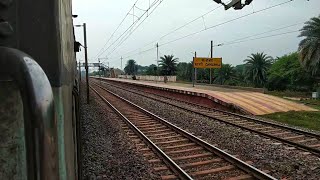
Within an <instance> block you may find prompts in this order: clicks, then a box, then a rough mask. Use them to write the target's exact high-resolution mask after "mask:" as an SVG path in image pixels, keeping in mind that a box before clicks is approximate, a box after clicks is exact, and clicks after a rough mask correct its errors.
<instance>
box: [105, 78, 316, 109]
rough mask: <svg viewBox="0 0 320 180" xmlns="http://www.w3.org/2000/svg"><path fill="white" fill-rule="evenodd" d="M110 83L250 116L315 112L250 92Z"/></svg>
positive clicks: (182, 85)
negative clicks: (198, 99) (201, 101)
mask: <svg viewBox="0 0 320 180" xmlns="http://www.w3.org/2000/svg"><path fill="white" fill-rule="evenodd" d="M105 79H107V80H110V81H118V82H123V83H129V84H135V85H140V86H144V87H148V88H155V89H161V90H164V91H171V92H177V93H182V94H191V95H194V96H199V97H205V98H208V99H211V100H213V101H214V102H216V103H219V104H221V105H224V106H233V107H236V108H238V109H240V110H241V111H243V112H246V113H248V114H252V115H264V114H271V113H276V112H288V111H317V110H316V109H313V108H311V107H308V106H306V105H304V104H300V103H296V102H293V101H289V100H286V99H283V98H280V97H276V96H272V95H268V94H263V93H260V92H251V91H245V90H239V89H229V88H221V87H213V86H203V85H196V86H195V87H192V85H191V84H182V83H166V84H164V83H160V82H151V81H136V80H128V79H118V78H105Z"/></svg>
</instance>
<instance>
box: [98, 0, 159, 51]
mask: <svg viewBox="0 0 320 180" xmlns="http://www.w3.org/2000/svg"><path fill="white" fill-rule="evenodd" d="M159 1H160V3H161V2H162V1H163V0H155V1H154V2H153V3H152V4H151V5H150V7H149V8H148V9H147V10H146V11H145V12H144V13H143V14H142V15H141V16H140V17H139V18H138V19H137V20H136V21H135V22H134V23H133V24H131V25H130V26H129V28H127V30H125V32H123V33H122V34H121V35H120V36H119V37H118V38H117V39H116V40H115V41H114V42H113V43H112V44H111V45H110V46H108V47H107V48H106V49H105V50H103V51H102V52H101V53H99V55H98V56H101V55H102V54H103V53H105V52H106V51H107V50H108V49H109V48H110V47H111V46H113V45H114V44H115V43H117V42H118V40H119V39H120V38H123V36H124V35H125V34H126V33H127V32H128V31H129V30H131V29H133V27H134V25H135V24H137V22H138V21H139V20H140V19H141V18H142V17H143V16H144V15H145V14H146V13H147V12H148V11H149V10H150V9H152V8H153V6H154V5H155V4H156V3H157V2H159ZM156 7H158V5H157V6H156ZM147 17H148V16H147ZM140 24H141V23H140ZM140 24H139V25H138V26H140ZM120 42H121V41H120Z"/></svg>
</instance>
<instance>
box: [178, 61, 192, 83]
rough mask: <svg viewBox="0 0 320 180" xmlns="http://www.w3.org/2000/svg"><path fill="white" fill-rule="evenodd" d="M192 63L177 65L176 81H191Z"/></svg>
mask: <svg viewBox="0 0 320 180" xmlns="http://www.w3.org/2000/svg"><path fill="white" fill-rule="evenodd" d="M192 70H193V67H192V62H189V63H186V62H180V63H178V65H177V79H178V80H182V81H192Z"/></svg>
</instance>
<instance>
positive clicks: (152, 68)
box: [144, 64, 157, 76]
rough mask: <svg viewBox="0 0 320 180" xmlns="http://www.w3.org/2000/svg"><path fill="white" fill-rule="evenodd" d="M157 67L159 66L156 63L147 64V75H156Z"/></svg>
mask: <svg viewBox="0 0 320 180" xmlns="http://www.w3.org/2000/svg"><path fill="white" fill-rule="evenodd" d="M155 68H157V65H155V64H151V65H150V66H147V70H146V71H145V73H144V74H145V75H150V76H156V75H157V70H155Z"/></svg>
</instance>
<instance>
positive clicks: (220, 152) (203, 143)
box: [94, 83, 275, 180]
mask: <svg viewBox="0 0 320 180" xmlns="http://www.w3.org/2000/svg"><path fill="white" fill-rule="evenodd" d="M94 84H95V85H96V86H98V87H99V88H101V89H103V90H105V91H107V92H108V93H110V94H112V95H114V96H116V97H117V98H119V99H121V100H122V101H125V102H127V103H128V104H130V105H131V106H134V107H136V108H137V109H139V110H140V111H142V112H143V113H145V114H147V115H149V116H151V117H153V118H154V119H156V120H158V121H159V122H160V123H162V124H165V125H166V126H167V127H169V128H170V129H172V130H173V131H175V132H177V133H179V134H181V135H183V136H184V137H186V138H187V139H189V140H191V141H193V142H194V143H196V144H198V145H199V146H201V147H203V148H204V149H206V150H208V151H210V152H212V153H213V154H216V155H218V156H219V157H221V158H223V159H225V160H226V161H228V162H229V163H231V164H233V165H235V166H236V167H238V168H239V169H241V170H243V171H245V172H247V173H248V174H250V175H252V176H253V177H255V178H258V179H273V180H274V179H275V178H274V177H272V176H270V175H268V174H267V173H265V172H263V171H261V170H259V169H257V168H255V167H253V166H251V165H250V164H247V163H246V162H244V161H242V160H240V159H237V158H235V157H234V156H232V155H230V154H229V153H226V152H224V151H223V150H221V149H219V148H217V147H215V146H213V145H211V144H209V143H207V142H206V141H204V140H202V139H200V138H198V137H196V136H194V135H192V134H190V133H189V132H187V131H185V130H183V129H181V128H179V127H177V126H176V125H174V124H172V123H170V122H168V121H166V120H164V119H162V118H161V117H159V116H157V115H155V114H153V113H151V112H149V111H147V110H146V109H144V108H142V107H140V106H138V105H136V104H134V103H133V102H131V101H129V100H127V99H125V98H123V97H121V96H119V95H118V94H116V93H113V92H111V91H110V90H108V89H106V88H104V87H102V86H100V85H98V84H96V83H94Z"/></svg>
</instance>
